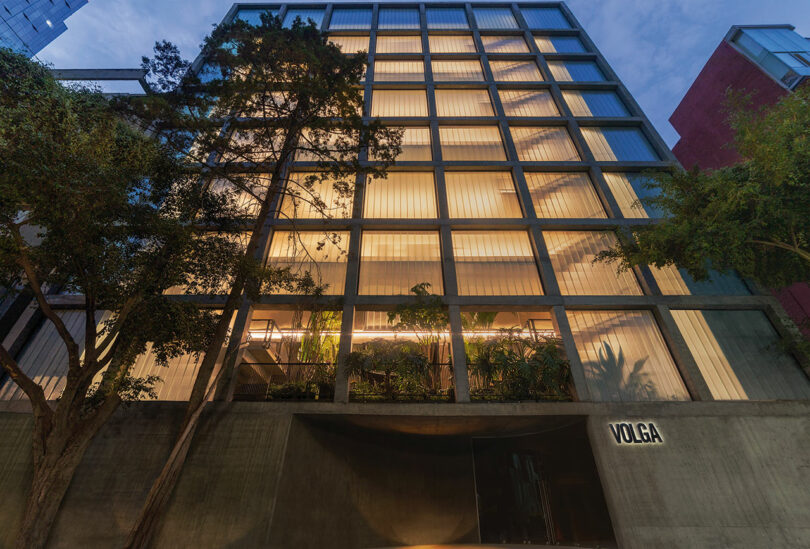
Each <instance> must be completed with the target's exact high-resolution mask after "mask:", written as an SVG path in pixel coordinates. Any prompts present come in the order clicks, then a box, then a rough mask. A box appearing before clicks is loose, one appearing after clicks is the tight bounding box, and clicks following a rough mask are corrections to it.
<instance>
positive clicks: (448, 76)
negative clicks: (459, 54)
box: [431, 59, 484, 82]
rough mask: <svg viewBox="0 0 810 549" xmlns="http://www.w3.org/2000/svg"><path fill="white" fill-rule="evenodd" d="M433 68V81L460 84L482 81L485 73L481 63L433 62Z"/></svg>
mask: <svg viewBox="0 0 810 549" xmlns="http://www.w3.org/2000/svg"><path fill="white" fill-rule="evenodd" d="M431 63H432V67H433V80H436V81H442V80H444V81H447V82H460V81H476V82H479V81H482V80H483V79H484V73H483V72H482V70H481V63H480V62H479V61H436V60H435V59H434V60H433V61H432V62H431Z"/></svg>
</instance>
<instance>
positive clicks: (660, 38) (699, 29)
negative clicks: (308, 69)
mask: <svg viewBox="0 0 810 549" xmlns="http://www.w3.org/2000/svg"><path fill="white" fill-rule="evenodd" d="M232 3H233V2H231V1H229V0H185V1H182V0H91V2H90V3H89V4H88V5H87V6H85V7H83V8H82V9H80V10H79V11H78V12H77V13H76V14H75V15H74V16H72V17H71V18H70V19H68V21H67V26H68V30H67V32H65V33H64V34H63V35H62V36H60V37H59V38H57V39H56V40H54V41H53V42H52V43H51V44H50V45H49V46H48V47H46V48H45V49H44V50H43V51H41V52H40V54H39V55H38V58H39V59H41V60H43V61H45V62H48V63H51V64H52V65H53V66H55V67H57V68H130V67H137V66H139V65H140V58H141V56H142V55H145V54H146V55H148V54H150V53H151V49H152V45H153V44H154V42H155V41H156V40H161V39H169V40H171V41H172V42H174V43H176V44H177V45H178V46H179V47H180V48H181V51H182V52H183V54H184V55H185V56H187V57H188V58H190V59H193V58H194V57H195V56H196V55H197V51H198V48H199V44H200V43H201V41H202V39H203V37H204V36H205V35H206V34H207V33H208V32H209V31H210V30H211V26H212V25H213V24H215V23H218V22H219V21H221V20H222V18H223V17H224V15H225V13H226V11H227V10H228V8H229V7H230V6H231V5H232ZM567 3H568V6H569V7H570V8H571V10H572V11H573V12H574V15H575V16H576V17H577V18H578V19H579V21H580V23H581V24H582V25H583V26H584V28H585V30H586V31H587V32H588V33H589V34H590V36H591V38H592V39H593V40H594V42H596V45H597V46H598V47H599V49H600V50H601V51H602V54H603V55H604V56H605V57H606V58H607V60H608V63H610V64H611V66H612V67H613V69H614V70H615V71H616V72H617V73H618V75H619V77H620V78H621V79H622V81H623V82H624V84H625V85H626V86H627V88H628V89H629V90H630V93H632V94H633V95H634V97H635V98H636V100H637V101H638V103H639V104H640V105H641V107H642V108H643V109H644V112H646V113H647V116H648V117H649V118H650V120H652V122H653V124H655V127H656V128H657V129H658V131H659V132H660V133H661V135H662V136H663V138H664V140H665V141H666V142H667V143H669V144H670V145H674V144H675V142H676V141H677V139H678V136H677V134H676V133H675V131H674V130H673V129H672V127H671V126H670V125H669V122H667V119H668V118H669V116H670V114H672V111H673V110H674V109H675V107H676V106H677V105H678V103H679V102H680V99H681V98H682V97H683V95H684V93H686V90H687V89H688V88H689V85H690V84H691V83H692V81H693V80H694V79H695V77H696V76H697V74H698V72H700V69H701V68H702V67H703V64H704V63H705V62H706V60H707V59H708V58H709V56H710V55H711V53H712V51H714V49H715V48H716V47H717V44H718V43H719V42H720V40H721V39H722V38H723V36H724V35H725V34H726V32H727V31H728V29H729V27H731V25H740V24H749V25H750V24H766V23H790V24H792V25H795V26H796V30H797V31H798V32H799V33H801V34H802V35H803V36H808V35H810V1H808V0H773V1H770V2H769V1H763V0H714V1H712V0H568V2H567Z"/></svg>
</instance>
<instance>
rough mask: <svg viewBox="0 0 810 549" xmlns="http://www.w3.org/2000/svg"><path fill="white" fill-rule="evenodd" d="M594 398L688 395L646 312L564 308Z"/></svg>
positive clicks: (680, 397)
mask: <svg viewBox="0 0 810 549" xmlns="http://www.w3.org/2000/svg"><path fill="white" fill-rule="evenodd" d="M567 315H568V321H569V322H570V323H571V331H572V332H573V335H574V343H575V345H576V347H577V352H578V353H579V358H580V360H582V364H583V366H584V368H585V381H586V383H587V385H588V390H589V391H590V393H591V398H592V399H593V400H595V401H612V402H632V401H639V400H689V393H688V392H687V390H686V387H685V386H684V384H683V380H682V379H681V376H680V374H679V372H678V369H677V367H676V366H675V362H674V361H673V360H672V355H670V353H669V349H667V346H666V343H665V342H664V338H663V337H662V336H661V332H660V331H659V329H658V325H657V324H656V323H655V318H654V317H653V315H652V313H651V312H650V311H567Z"/></svg>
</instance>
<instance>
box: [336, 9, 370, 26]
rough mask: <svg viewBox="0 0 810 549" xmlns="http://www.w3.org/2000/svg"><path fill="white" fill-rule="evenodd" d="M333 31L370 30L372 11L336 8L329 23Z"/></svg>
mask: <svg viewBox="0 0 810 549" xmlns="http://www.w3.org/2000/svg"><path fill="white" fill-rule="evenodd" d="M329 28H330V29H332V30H341V29H370V28H371V10H370V9H368V8H335V9H334V10H332V19H331V20H330V21H329Z"/></svg>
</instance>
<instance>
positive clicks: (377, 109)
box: [371, 89, 428, 116]
mask: <svg viewBox="0 0 810 549" xmlns="http://www.w3.org/2000/svg"><path fill="white" fill-rule="evenodd" d="M427 115H428V107H427V95H425V90H379V89H375V90H374V93H373V94H372V102H371V116H427Z"/></svg>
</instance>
